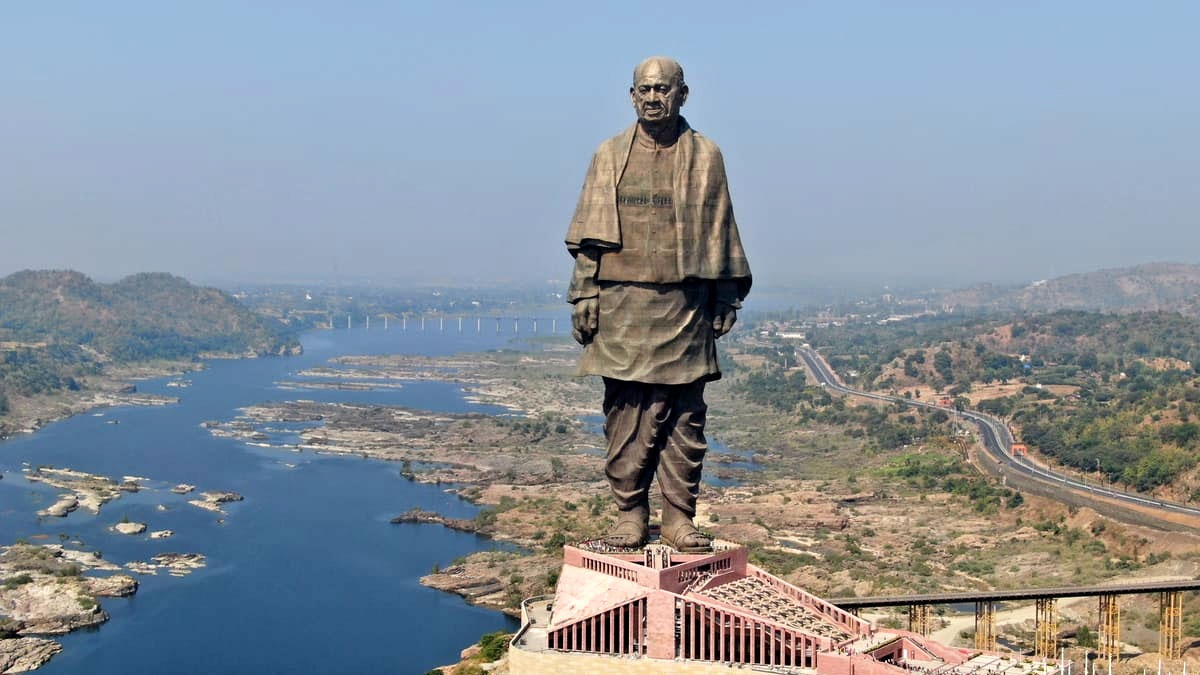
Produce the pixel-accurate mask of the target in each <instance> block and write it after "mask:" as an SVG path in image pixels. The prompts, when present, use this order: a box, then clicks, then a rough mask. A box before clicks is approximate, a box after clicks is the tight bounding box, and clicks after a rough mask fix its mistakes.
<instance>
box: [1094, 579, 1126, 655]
mask: <svg viewBox="0 0 1200 675" xmlns="http://www.w3.org/2000/svg"><path fill="white" fill-rule="evenodd" d="M1099 643H1100V644H1099V647H1100V649H1099V651H1100V658H1102V659H1108V660H1113V659H1118V658H1120V657H1121V603H1120V602H1118V599H1117V596H1116V595H1101V596H1100V640H1099Z"/></svg>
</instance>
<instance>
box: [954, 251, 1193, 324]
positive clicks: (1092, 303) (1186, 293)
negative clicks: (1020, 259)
mask: <svg viewBox="0 0 1200 675" xmlns="http://www.w3.org/2000/svg"><path fill="white" fill-rule="evenodd" d="M943 303H944V304H948V305H953V306H956V307H961V308H964V309H990V310H1022V311H1029V312H1054V311H1058V310H1063V309H1078V310H1091V311H1110V312H1140V311H1164V312H1179V313H1181V314H1186V315H1188V316H1200V265H1192V264H1187V263H1147V264H1144V265H1137V266H1134V267H1125V268H1118V269H1106V270H1099V271H1096V272H1086V273H1083V274H1071V275H1068V276H1064V277H1058V278H1055V279H1050V280H1047V281H1039V282H1036V283H1034V284H1031V285H1029V286H1026V287H1024V288H1001V287H994V286H990V285H981V286H975V287H972V288H968V289H964V290H959V291H952V292H950V293H948V294H946V295H945V296H944V297H943Z"/></svg>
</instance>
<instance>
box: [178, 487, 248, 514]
mask: <svg viewBox="0 0 1200 675" xmlns="http://www.w3.org/2000/svg"><path fill="white" fill-rule="evenodd" d="M243 499H245V497H243V496H241V495H239V494H238V493H236V492H201V493H200V499H193V500H190V501H189V502H188V503H189V504H191V505H192V506H195V507H197V508H201V509H204V510H205V511H212V512H213V513H219V514H221V515H225V510H224V509H222V508H221V505H222V504H228V503H229V502H240V501H242V500H243Z"/></svg>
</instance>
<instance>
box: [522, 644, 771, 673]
mask: <svg viewBox="0 0 1200 675" xmlns="http://www.w3.org/2000/svg"><path fill="white" fill-rule="evenodd" d="M508 672H510V673H512V675H563V674H564V673H570V674H571V675H731V674H735V673H743V674H747V675H749V674H750V673H753V672H755V671H752V670H750V669H749V668H737V667H729V666H723V665H720V664H717V663H700V662H697V661H674V660H670V661H659V660H651V659H634V658H623V657H616V656H598V655H595V654H560V653H555V652H527V651H522V650H520V649H517V648H511V649H509V650H508Z"/></svg>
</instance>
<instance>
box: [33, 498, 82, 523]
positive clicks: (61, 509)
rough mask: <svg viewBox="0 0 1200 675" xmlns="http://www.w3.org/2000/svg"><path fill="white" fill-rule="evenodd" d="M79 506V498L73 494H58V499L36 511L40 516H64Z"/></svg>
mask: <svg viewBox="0 0 1200 675" xmlns="http://www.w3.org/2000/svg"><path fill="white" fill-rule="evenodd" d="M77 508H79V498H78V497H76V496H75V495H73V494H66V495H59V496H58V501H56V502H54V503H53V504H51V505H50V506H48V507H46V508H44V509H42V510H40V511H38V512H37V514H38V515H39V516H42V517H52V518H65V517H66V515H67V514H68V513H70V512H72V511H74V510H75V509H77Z"/></svg>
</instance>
